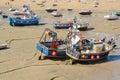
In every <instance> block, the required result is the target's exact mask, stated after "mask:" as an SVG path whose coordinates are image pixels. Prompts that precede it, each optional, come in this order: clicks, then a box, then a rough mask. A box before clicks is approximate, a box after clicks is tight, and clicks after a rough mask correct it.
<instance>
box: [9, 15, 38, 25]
mask: <svg viewBox="0 0 120 80" xmlns="http://www.w3.org/2000/svg"><path fill="white" fill-rule="evenodd" d="M8 19H9V24H10V25H11V26H28V25H38V24H39V17H38V16H36V15H25V16H24V17H23V18H21V17H9V18H8Z"/></svg>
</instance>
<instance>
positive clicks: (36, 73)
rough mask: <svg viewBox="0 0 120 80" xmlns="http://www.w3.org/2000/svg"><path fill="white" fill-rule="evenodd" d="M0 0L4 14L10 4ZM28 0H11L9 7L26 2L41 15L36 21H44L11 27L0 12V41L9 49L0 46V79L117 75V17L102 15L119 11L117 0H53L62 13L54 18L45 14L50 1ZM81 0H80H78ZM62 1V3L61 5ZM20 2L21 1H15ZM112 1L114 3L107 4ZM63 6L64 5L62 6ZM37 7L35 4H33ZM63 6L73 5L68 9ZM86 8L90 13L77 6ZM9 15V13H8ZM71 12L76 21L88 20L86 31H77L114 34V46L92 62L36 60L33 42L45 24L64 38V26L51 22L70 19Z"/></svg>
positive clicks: (115, 78)
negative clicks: (110, 18) (104, 57)
mask: <svg viewBox="0 0 120 80" xmlns="http://www.w3.org/2000/svg"><path fill="white" fill-rule="evenodd" d="M8 1H9V0H1V1H0V9H2V10H4V12H5V13H6V14H9V13H10V12H9V11H8V9H9V7H10V6H6V5H5V2H8ZM28 1H30V0H21V1H20V2H19V0H15V1H14V2H10V4H12V7H14V8H18V9H22V5H23V4H27V5H29V6H30V9H31V10H33V11H34V12H35V13H36V14H37V15H39V16H41V20H40V23H41V24H42V23H46V24H45V25H38V26H26V27H11V26H10V25H9V23H8V20H7V19H2V16H1V15H0V44H3V43H8V44H9V45H10V48H9V49H4V50H0V80H16V79H17V80H119V79H120V69H119V68H120V46H119V45H120V43H119V42H120V23H119V22H120V17H119V20H114V21H108V20H106V19H104V17H103V16H104V15H107V14H110V13H111V12H112V11H120V9H119V7H120V5H119V3H120V1H119V0H105V1H104V0H103V1H101V0H99V3H100V5H99V6H98V7H96V8H95V7H93V6H92V5H93V4H94V2H95V0H90V1H88V0H86V1H88V2H87V3H86V4H82V3H78V2H76V1H71V2H69V3H68V2H67V1H64V0H62V1H61V2H60V1H58V2H55V3H56V4H58V6H56V7H55V6H54V7H55V8H57V9H58V10H59V11H60V12H62V13H63V17H62V18H54V17H53V16H51V15H50V14H48V13H47V12H46V11H45V9H46V8H48V7H52V8H53V6H52V4H53V1H47V2H46V3H44V5H45V6H44V7H40V5H37V3H40V0H38V1H37V2H28ZM68 1H69V0H68ZM82 1H83V0H82ZM63 3H66V5H64V4H63ZM18 4H21V5H18ZM111 5H115V6H111ZM63 6H64V7H63ZM36 7H37V8H36ZM67 8H73V11H72V12H68V11H67ZM84 9H90V10H92V11H93V14H92V15H91V16H81V15H79V14H78V12H79V10H84ZM9 15H10V14H9ZM74 16H76V17H77V19H78V21H79V22H81V21H88V22H89V23H90V26H89V29H88V30H87V31H81V33H82V34H83V35H85V36H86V37H99V38H101V37H104V36H107V38H110V37H111V36H113V37H115V38H116V43H117V45H118V46H117V47H116V49H114V50H113V51H111V52H110V54H109V56H108V60H107V61H101V62H99V63H95V64H81V63H76V64H74V65H66V62H67V61H65V60H51V59H47V60H38V57H39V53H38V52H37V50H36V47H35V46H36V43H37V42H38V41H39V39H40V37H41V35H42V32H43V31H44V29H45V28H50V29H52V30H53V31H56V32H57V33H58V37H59V38H62V39H64V38H65V36H66V35H67V29H62V30H56V29H54V28H52V23H54V22H56V21H59V20H60V21H62V22H67V21H72V20H73V18H74Z"/></svg>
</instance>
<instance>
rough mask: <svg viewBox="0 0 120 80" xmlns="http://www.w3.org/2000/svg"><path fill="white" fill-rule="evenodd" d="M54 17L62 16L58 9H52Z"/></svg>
mask: <svg viewBox="0 0 120 80" xmlns="http://www.w3.org/2000/svg"><path fill="white" fill-rule="evenodd" d="M51 14H52V15H53V16H54V17H61V16H62V13H60V12H58V11H53V12H52V13H51Z"/></svg>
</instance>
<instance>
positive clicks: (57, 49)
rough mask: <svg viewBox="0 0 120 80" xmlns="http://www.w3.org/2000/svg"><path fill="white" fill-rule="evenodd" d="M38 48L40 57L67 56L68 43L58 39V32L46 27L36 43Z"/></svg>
mask: <svg viewBox="0 0 120 80" xmlns="http://www.w3.org/2000/svg"><path fill="white" fill-rule="evenodd" d="M36 49H37V51H38V52H39V53H40V57H39V59H45V58H65V57H66V53H65V52H66V45H65V43H64V41H63V40H61V39H57V33H56V32H54V31H52V30H50V29H48V28H46V29H45V30H44V32H43V34H42V36H41V38H40V40H39V42H38V43H37V44H36Z"/></svg>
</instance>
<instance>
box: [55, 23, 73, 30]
mask: <svg viewBox="0 0 120 80" xmlns="http://www.w3.org/2000/svg"><path fill="white" fill-rule="evenodd" d="M72 26H73V23H72V22H68V23H60V22H58V23H54V24H53V27H54V28H56V29H64V28H69V27H72Z"/></svg>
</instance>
